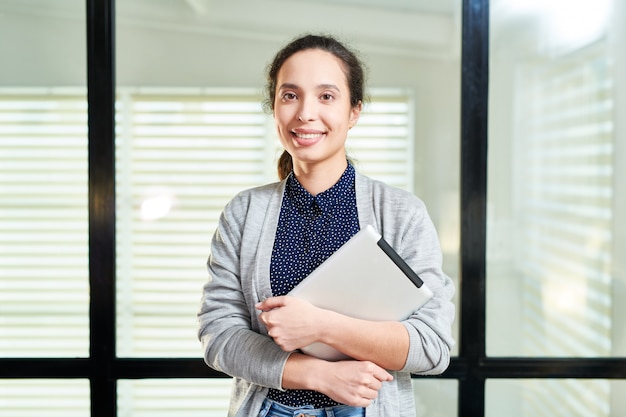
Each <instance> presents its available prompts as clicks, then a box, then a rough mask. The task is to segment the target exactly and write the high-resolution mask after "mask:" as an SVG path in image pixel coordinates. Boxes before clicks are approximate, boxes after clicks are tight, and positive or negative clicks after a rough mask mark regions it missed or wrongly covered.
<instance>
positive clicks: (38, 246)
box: [0, 90, 89, 357]
mask: <svg viewBox="0 0 626 417" xmlns="http://www.w3.org/2000/svg"><path fill="white" fill-rule="evenodd" d="M87 243H88V235H87V105H86V97H85V95H84V93H83V94H80V93H68V92H64V91H62V90H49V91H46V92H43V93H42V92H41V91H30V90H19V91H18V90H15V91H11V90H4V91H2V92H0V356H3V357H17V356H22V357H74V356H87V355H88V352H89V322H88V317H87V314H88V308H89V298H88V293H89V291H88V285H89V280H88V276H89V275H88V274H89V269H88V256H87Z"/></svg>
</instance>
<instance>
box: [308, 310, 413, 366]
mask: <svg viewBox="0 0 626 417" xmlns="http://www.w3.org/2000/svg"><path fill="white" fill-rule="evenodd" d="M322 323H324V324H323V326H322V331H321V340H320V341H321V342H323V343H326V344H327V345H330V346H332V347H334V348H335V349H337V350H339V351H341V352H343V353H345V354H346V355H348V356H350V357H352V358H355V359H358V360H368V361H371V362H374V363H375V364H377V365H378V366H380V367H382V368H385V369H389V370H395V371H397V370H400V369H402V368H403V367H404V365H405V363H406V359H407V355H408V352H409V334H408V332H407V330H406V328H405V327H404V326H403V325H402V324H401V323H399V322H394V321H367V320H359V319H354V318H351V317H347V316H344V315H341V314H338V313H335V312H332V311H328V312H327V313H325V317H324V320H323V321H322Z"/></svg>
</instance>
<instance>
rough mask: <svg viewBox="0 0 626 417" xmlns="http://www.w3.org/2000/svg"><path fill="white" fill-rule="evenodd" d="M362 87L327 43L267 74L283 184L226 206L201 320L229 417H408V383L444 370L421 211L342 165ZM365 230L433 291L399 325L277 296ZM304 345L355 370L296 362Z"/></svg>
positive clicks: (447, 310) (286, 57) (439, 297)
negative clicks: (227, 392)
mask: <svg viewBox="0 0 626 417" xmlns="http://www.w3.org/2000/svg"><path fill="white" fill-rule="evenodd" d="M363 84H364V75H363V69H362V66H361V63H360V62H359V60H358V59H357V58H356V56H355V55H354V54H353V53H352V52H351V51H349V50H348V49H346V48H345V47H344V46H343V45H342V44H341V43H339V42H338V41H336V40H335V39H333V38H331V37H326V36H314V35H307V36H304V37H301V38H299V39H296V40H294V41H292V42H291V43H290V44H288V45H287V46H286V47H284V48H283V49H282V50H281V51H279V52H278V54H277V55H276V57H275V59H274V61H273V63H272V64H271V65H270V67H269V72H268V86H267V93H268V97H269V98H268V101H267V104H268V105H269V107H270V108H271V110H272V112H273V115H274V119H275V122H276V128H277V131H278V136H279V137H280V141H281V143H282V145H283V147H284V148H285V151H284V153H283V155H282V156H281V158H280V161H279V176H280V178H281V181H280V182H278V183H274V184H269V185H266V186H262V187H258V188H254V189H251V190H247V191H244V192H242V193H240V194H239V195H237V196H236V197H235V198H234V199H233V200H232V201H231V202H230V203H229V204H228V205H227V206H226V207H225V209H224V212H223V213H222V216H221V217H220V221H219V225H218V228H217V230H216V232H215V235H214V237H213V240H212V245H211V254H210V256H209V260H208V271H209V275H210V279H209V282H208V283H207V284H206V285H205V287H204V294H203V299H202V307H201V311H200V313H199V320H200V330H199V337H200V339H201V341H202V343H203V347H204V356H205V360H206V362H207V364H208V365H209V366H210V367H212V368H214V369H216V370H218V371H221V372H224V373H226V374H228V375H231V376H233V377H234V382H233V383H234V385H233V393H232V399H231V407H230V411H229V416H257V415H258V416H296V415H299V414H300V413H302V414H303V415H308V416H326V415H335V416H339V417H348V416H364V415H366V414H367V416H393V417H396V416H414V415H415V410H414V405H413V394H412V389H411V379H410V374H411V373H416V374H439V373H441V372H443V371H444V370H445V369H446V367H447V366H448V364H449V360H450V347H451V346H452V345H453V343H454V341H453V340H452V337H451V325H452V320H453V318H454V307H453V305H452V303H451V301H450V300H451V298H452V295H453V292H454V289H453V286H452V283H451V280H450V279H449V278H448V277H447V276H446V275H445V274H444V273H443V272H442V270H441V251H440V249H439V242H438V239H437V235H436V231H435V229H434V227H433V225H432V222H431V220H430V218H429V216H428V214H427V211H426V209H425V207H424V205H423V203H422V202H421V201H420V200H419V199H418V198H417V197H415V196H414V195H412V194H410V193H408V192H406V191H403V190H399V189H396V188H393V187H390V186H388V185H385V184H383V183H381V182H378V181H374V180H372V179H370V178H368V177H365V176H363V175H361V174H359V173H358V172H356V171H355V169H354V167H353V166H352V164H351V163H350V162H349V161H348V160H347V157H346V152H345V142H346V138H347V134H348V131H349V130H350V129H351V128H352V127H353V126H354V125H355V124H356V123H357V121H358V119H359V116H360V113H361V108H362V103H363ZM367 224H372V225H373V226H374V227H375V228H376V229H377V230H378V231H379V232H380V233H381V234H382V235H383V236H384V238H385V239H386V240H387V241H388V242H389V243H390V244H391V246H393V247H394V248H395V249H396V251H398V252H399V254H400V255H401V256H402V257H403V258H404V259H405V261H406V262H407V263H408V264H409V265H410V266H411V267H412V268H413V269H414V271H415V272H416V273H417V274H418V275H419V276H420V277H421V278H422V279H423V280H424V281H425V282H426V283H427V285H428V286H429V287H430V288H431V289H432V290H433V292H434V294H435V295H434V297H433V298H432V299H431V300H430V301H429V302H428V303H426V304H425V305H424V306H423V307H422V308H421V309H419V310H418V311H416V312H414V314H412V315H411V317H409V318H408V319H407V320H404V321H403V322H374V321H364V320H357V319H353V318H350V317H346V316H343V315H340V314H337V313H334V312H332V311H328V310H323V309H320V308H317V307H314V306H313V305H311V304H309V303H307V302H305V301H303V300H300V299H296V298H294V297H290V296H286V295H285V294H287V293H288V292H289V291H290V290H291V289H292V288H293V287H294V286H295V285H296V284H297V283H298V282H300V281H301V280H302V279H303V278H304V277H306V276H307V275H308V274H309V273H310V272H311V271H313V270H314V269H315V268H316V267H317V266H318V265H319V264H321V263H322V262H323V261H324V260H325V259H326V258H328V257H329V256H330V255H331V254H332V253H333V252H334V251H335V250H337V249H338V248H339V247H340V246H341V245H342V244H343V243H345V242H346V241H347V240H348V239H349V238H350V237H351V236H353V235H354V234H355V233H356V232H358V230H360V228H361V227H362V226H365V225H367ZM380 279H384V277H380ZM313 342H322V343H325V344H328V345H330V346H332V347H334V348H335V349H337V350H340V351H341V352H343V353H345V354H346V355H348V356H349V357H351V358H354V360H345V361H338V362H329V361H324V360H322V359H318V358H314V357H311V356H307V355H305V354H302V353H300V352H299V351H298V349H299V348H302V347H304V346H307V345H309V344H311V343H313ZM331 410H332V411H331Z"/></svg>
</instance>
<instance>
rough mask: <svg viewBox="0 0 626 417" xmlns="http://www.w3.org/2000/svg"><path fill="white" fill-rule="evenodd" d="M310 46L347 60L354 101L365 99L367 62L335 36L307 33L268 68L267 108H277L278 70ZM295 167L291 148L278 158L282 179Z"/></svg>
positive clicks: (280, 52) (346, 67) (350, 87)
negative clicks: (364, 63)
mask: <svg viewBox="0 0 626 417" xmlns="http://www.w3.org/2000/svg"><path fill="white" fill-rule="evenodd" d="M307 49H320V50H322V51H326V52H329V53H331V54H333V55H334V56H335V57H337V58H338V59H339V60H340V61H341V62H342V63H343V65H342V66H343V71H344V73H345V74H346V78H347V80H348V88H349V89H350V105H351V106H352V107H355V106H358V105H359V103H362V102H363V101H364V86H365V71H364V70H363V64H362V63H361V61H360V60H359V58H358V57H357V56H356V54H355V53H354V52H352V51H351V50H349V49H348V48H347V47H346V46H344V45H343V44H342V43H341V42H339V41H338V40H337V39H335V38H333V37H332V36H328V35H305V36H302V37H299V38H297V39H294V40H293V41H291V42H290V43H288V44H287V45H286V46H285V47H284V48H283V49H281V50H280V51H278V53H277V54H276V56H275V57H274V60H273V61H272V63H271V64H270V65H269V67H268V70H267V84H266V87H265V93H266V97H267V98H266V100H265V102H264V106H265V108H266V110H268V111H270V112H273V111H274V100H275V99H276V82H277V79H278V72H279V71H280V69H281V67H282V66H283V64H284V63H285V61H286V60H287V59H289V57H291V56H292V55H294V54H295V53H297V52H300V51H304V50H307ZM292 169H293V161H292V159H291V155H289V153H288V152H287V151H283V153H282V155H281V156H280V158H279V159H278V177H279V178H280V179H281V180H282V179H285V178H286V177H287V175H289V173H290V172H291V171H292Z"/></svg>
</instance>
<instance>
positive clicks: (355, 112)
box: [348, 100, 363, 129]
mask: <svg viewBox="0 0 626 417" xmlns="http://www.w3.org/2000/svg"><path fill="white" fill-rule="evenodd" d="M361 110H363V102H362V101H360V100H359V102H358V103H357V105H356V106H354V107H352V108H351V109H350V121H349V124H348V125H349V126H350V129H352V128H353V127H354V125H356V122H358V121H359V117H361Z"/></svg>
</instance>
